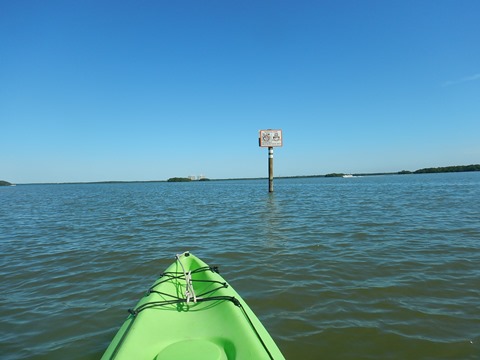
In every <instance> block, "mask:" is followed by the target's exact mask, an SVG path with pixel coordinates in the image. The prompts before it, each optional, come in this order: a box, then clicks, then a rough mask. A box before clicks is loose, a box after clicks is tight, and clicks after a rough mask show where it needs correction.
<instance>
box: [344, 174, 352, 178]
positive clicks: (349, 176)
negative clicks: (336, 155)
mask: <svg viewBox="0 0 480 360" xmlns="http://www.w3.org/2000/svg"><path fill="white" fill-rule="evenodd" d="M342 177H343V178H352V177H353V175H352V174H345V175H343V176H342Z"/></svg>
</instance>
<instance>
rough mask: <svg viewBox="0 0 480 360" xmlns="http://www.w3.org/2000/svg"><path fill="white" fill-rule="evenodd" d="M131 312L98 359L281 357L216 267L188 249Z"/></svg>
mask: <svg viewBox="0 0 480 360" xmlns="http://www.w3.org/2000/svg"><path fill="white" fill-rule="evenodd" d="M129 312H130V315H129V316H128V318H127V319H126V321H125V322H124V324H123V325H122V327H121V328H120V330H119V331H118V333H117V335H116V336H115V337H114V339H113V341H112V343H111V344H110V346H109V347H108V348H107V350H106V352H105V354H104V355H103V357H102V360H107V359H150V360H152V359H158V360H170V359H172V360H173V359H186V358H195V359H205V360H209V359H212V360H213V359H215V360H227V359H228V360H231V359H238V360H242V359H245V360H251V359H284V357H283V355H282V354H281V352H280V350H279V349H278V347H277V345H276V344H275V343H274V341H273V339H272V338H271V337H270V335H269V334H268V332H267V330H266V329H265V328H264V326H263V325H262V324H261V323H260V321H259V320H258V318H257V317H256V316H255V314H254V313H253V312H252V310H251V309H250V308H249V307H248V305H247V304H246V303H245V301H244V300H243V299H242V298H241V297H240V296H239V295H238V293H237V292H236V291H235V290H234V289H233V288H232V287H231V286H230V285H229V284H228V283H227V282H226V281H225V280H224V279H223V278H222V277H221V276H220V274H218V269H217V268H215V267H209V266H208V265H207V264H205V263H204V262H203V261H202V260H200V259H199V258H197V257H195V256H194V255H191V254H190V253H188V252H186V253H184V254H182V255H177V257H176V261H175V262H174V263H173V264H172V265H171V266H170V267H168V268H167V269H166V271H165V272H164V273H163V274H162V276H161V277H160V278H159V279H158V280H157V281H156V282H155V283H154V284H153V285H152V286H151V287H150V289H149V290H148V291H147V293H146V294H145V296H144V297H143V298H142V299H141V300H140V301H139V302H138V304H137V305H136V307H135V308H134V309H132V310H129Z"/></svg>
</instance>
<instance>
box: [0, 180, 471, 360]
mask: <svg viewBox="0 0 480 360" xmlns="http://www.w3.org/2000/svg"><path fill="white" fill-rule="evenodd" d="M267 190H268V184H267V180H263V181H260V180H248V181H211V182H195V183H132V184H81V185H67V184H65V185H19V186H16V187H1V188H0V250H1V258H0V276H1V283H0V310H1V314H2V319H1V322H0V353H1V358H2V359H5V360H7V359H64V358H70V359H98V358H100V357H101V355H102V353H103V351H104V350H105V348H106V347H107V345H108V344H109V342H110V341H111V339H112V337H113V335H114V334H115V332H116V331H117V330H118V328H119V326H120V325H121V323H122V322H123V320H124V319H125V317H126V315H127V313H126V309H127V308H129V307H132V306H133V305H135V303H136V302H137V300H138V299H139V298H140V297H141V296H142V294H143V292H144V290H145V289H146V288H148V286H149V285H150V284H151V283H152V282H153V281H154V280H155V279H156V278H157V277H158V275H159V274H160V273H161V271H162V270H164V269H165V268H166V267H167V266H168V265H169V264H170V263H171V262H172V261H173V259H174V255H175V254H176V253H180V252H183V251H185V250H190V251H191V252H192V253H194V254H195V255H197V256H198V257H200V258H202V259H203V260H204V261H205V262H207V263H209V264H210V265H218V266H219V267H220V270H221V273H222V275H223V276H224V277H225V278H226V279H227V280H228V281H229V282H230V283H231V284H232V285H233V286H234V287H235V289H236V290H237V291H238V292H239V293H240V294H241V295H242V296H243V297H244V299H245V300H246V301H247V302H248V303H249V305H250V306H251V308H252V309H253V310H254V312H255V313H256V314H257V315H258V317H259V318H260V319H261V321H262V322H263V323H264V324H265V326H266V327H267V329H268V330H269V332H270V333H271V334H272V336H273V338H274V339H275V340H276V342H277V344H278V345H279V347H280V348H281V350H282V352H283V353H284V355H285V357H286V358H287V359H385V358H388V359H478V358H480V173H457V174H431V175H404V176H403V175H402V176H400V175H398V176H371V177H359V178H349V179H343V178H334V179H328V178H315V179H287V180H284V179H277V180H275V192H274V193H273V194H269V193H268V191H267Z"/></svg>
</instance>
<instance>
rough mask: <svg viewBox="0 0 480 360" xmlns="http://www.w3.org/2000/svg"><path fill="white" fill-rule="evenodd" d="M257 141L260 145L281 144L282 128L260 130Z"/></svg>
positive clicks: (277, 145)
mask: <svg viewBox="0 0 480 360" xmlns="http://www.w3.org/2000/svg"><path fill="white" fill-rule="evenodd" d="M258 143H259V145H260V147H279V146H283V140H282V130H278V129H277V130H272V129H268V130H260V134H259V139H258Z"/></svg>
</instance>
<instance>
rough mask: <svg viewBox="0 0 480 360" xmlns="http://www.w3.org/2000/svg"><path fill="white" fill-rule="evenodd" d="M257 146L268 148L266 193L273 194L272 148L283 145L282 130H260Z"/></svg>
mask: <svg viewBox="0 0 480 360" xmlns="http://www.w3.org/2000/svg"><path fill="white" fill-rule="evenodd" d="M258 145H260V147H267V148H268V191H269V192H273V148H274V147H280V146H282V145H283V140H282V130H279V129H277V130H272V129H268V130H260V132H259V138H258Z"/></svg>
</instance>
